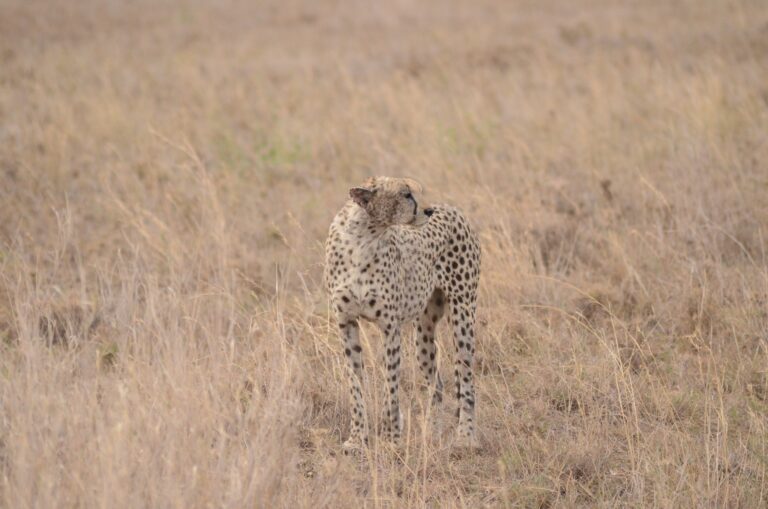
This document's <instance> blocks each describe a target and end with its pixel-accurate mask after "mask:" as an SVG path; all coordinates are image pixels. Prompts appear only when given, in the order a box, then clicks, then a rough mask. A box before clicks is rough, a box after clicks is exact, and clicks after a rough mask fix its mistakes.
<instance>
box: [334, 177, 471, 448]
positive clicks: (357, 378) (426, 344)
mask: <svg viewBox="0 0 768 509" xmlns="http://www.w3.org/2000/svg"><path fill="white" fill-rule="evenodd" d="M412 187H415V185H414V183H413V181H411V180H409V179H401V178H391V177H373V178H370V179H368V180H367V181H366V182H365V183H364V184H363V185H362V186H359V187H355V188H352V189H350V192H349V195H350V200H349V201H348V202H347V203H346V204H345V205H344V207H343V208H342V209H341V210H340V211H339V213H338V214H337V215H336V217H335V218H334V219H333V222H332V223H331V227H330V230H329V232H328V239H327V241H326V247H325V272H324V277H325V282H326V285H327V289H328V292H329V294H330V298H331V304H332V307H333V310H334V312H335V314H336V318H337V321H338V325H339V330H340V333H341V338H342V342H343V346H344V354H345V356H346V359H347V367H348V376H349V383H350V394H351V404H352V416H351V418H352V422H351V431H350V436H349V438H348V439H347V441H346V442H345V443H344V449H345V451H346V450H353V449H357V448H360V447H362V446H363V445H364V444H367V442H368V419H367V414H366V410H365V404H364V401H363V391H362V381H363V376H362V375H363V356H362V346H361V345H360V340H359V321H360V319H365V320H369V321H372V322H374V323H375V324H376V325H377V326H378V327H379V328H380V329H381V331H382V333H383V334H384V337H385V362H386V374H387V384H386V395H385V398H384V402H385V404H384V412H383V413H384V415H383V430H384V434H385V436H386V438H388V439H390V440H393V441H397V440H399V438H400V435H401V432H402V431H401V430H402V417H401V414H400V409H399V403H398V388H399V382H400V351H401V349H400V332H401V330H402V327H403V325H404V324H405V323H407V322H410V321H413V320H416V321H417V324H416V330H417V338H416V340H417V342H418V348H417V349H418V361H419V366H420V369H421V372H422V374H423V375H424V377H425V379H426V382H427V384H428V386H429V387H430V390H431V393H432V395H433V396H432V401H433V403H439V402H440V401H442V389H443V384H442V381H441V379H440V375H439V373H438V370H437V359H436V355H437V348H436V344H435V331H436V329H437V324H438V322H439V321H440V319H441V318H442V317H443V315H444V313H445V311H446V308H447V310H448V315H449V324H450V326H451V328H452V329H453V339H454V341H453V342H454V347H455V349H456V357H455V369H454V375H455V379H456V397H457V399H458V412H457V413H458V429H457V433H458V444H459V445H461V446H469V447H474V446H476V444H477V439H476V435H475V388H474V381H473V373H472V357H473V355H474V353H475V313H476V309H477V285H478V280H479V278H480V243H479V241H478V238H477V235H476V234H475V233H474V232H473V231H472V228H471V227H470V225H469V222H468V221H467V219H466V217H465V216H464V215H463V214H462V212H461V211H460V210H458V209H457V208H455V207H452V206H450V205H434V206H432V207H429V208H426V209H424V208H420V207H419V205H418V202H417V201H416V198H415V197H414V196H413V189H412Z"/></svg>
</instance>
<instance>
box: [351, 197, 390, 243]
mask: <svg viewBox="0 0 768 509" xmlns="http://www.w3.org/2000/svg"><path fill="white" fill-rule="evenodd" d="M349 207H350V208H349V220H348V221H347V224H346V225H345V226H344V233H345V234H346V235H348V237H349V239H350V241H352V243H353V244H357V245H361V244H367V243H368V242H371V241H374V240H378V239H380V238H381V236H382V235H383V234H384V233H385V232H386V231H387V226H386V225H381V224H378V223H376V222H375V221H373V220H371V216H369V215H368V213H367V212H366V211H365V210H363V209H362V208H361V207H359V206H358V205H356V204H354V203H351V204H350V205H349Z"/></svg>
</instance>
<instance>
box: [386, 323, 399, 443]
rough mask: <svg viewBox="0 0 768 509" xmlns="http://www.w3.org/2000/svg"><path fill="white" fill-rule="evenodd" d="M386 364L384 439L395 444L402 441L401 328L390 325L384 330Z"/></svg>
mask: <svg viewBox="0 0 768 509" xmlns="http://www.w3.org/2000/svg"><path fill="white" fill-rule="evenodd" d="M384 334H385V335H386V341H385V349H386V350H385V358H384V359H385V364H386V368H387V383H386V394H385V397H384V401H385V406H384V410H383V424H384V429H383V431H384V437H385V438H387V439H388V440H391V441H393V442H397V441H398V440H400V434H401V428H402V416H401V415H400V404H399V400H398V389H399V387H400V327H399V325H397V324H394V323H392V324H388V325H387V326H386V328H385V330H384Z"/></svg>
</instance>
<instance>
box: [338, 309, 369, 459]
mask: <svg viewBox="0 0 768 509" xmlns="http://www.w3.org/2000/svg"><path fill="white" fill-rule="evenodd" d="M339 329H340V331H341V338H342V341H343V343H344V356H345V357H346V358H347V374H348V378H349V392H350V402H351V405H352V422H351V425H350V433H349V438H348V439H347V440H346V441H345V442H344V444H343V445H342V448H343V449H344V451H345V452H351V451H354V450H357V449H361V448H362V447H363V446H364V445H367V444H368V422H367V418H366V413H365V404H364V401H363V385H362V384H363V353H362V352H363V348H362V347H361V346H360V326H359V325H358V323H357V321H355V320H350V321H343V320H340V321H339Z"/></svg>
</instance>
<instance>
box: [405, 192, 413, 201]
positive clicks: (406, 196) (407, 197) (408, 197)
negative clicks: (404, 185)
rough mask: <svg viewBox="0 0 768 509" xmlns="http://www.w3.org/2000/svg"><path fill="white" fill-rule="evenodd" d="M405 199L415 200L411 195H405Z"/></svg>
mask: <svg viewBox="0 0 768 509" xmlns="http://www.w3.org/2000/svg"><path fill="white" fill-rule="evenodd" d="M405 199H406V200H411V199H413V195H412V194H411V193H405Z"/></svg>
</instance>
